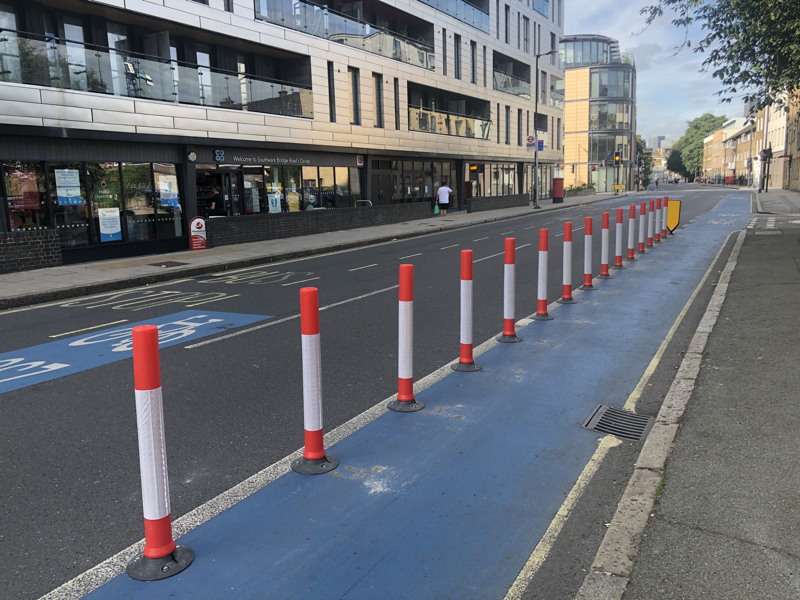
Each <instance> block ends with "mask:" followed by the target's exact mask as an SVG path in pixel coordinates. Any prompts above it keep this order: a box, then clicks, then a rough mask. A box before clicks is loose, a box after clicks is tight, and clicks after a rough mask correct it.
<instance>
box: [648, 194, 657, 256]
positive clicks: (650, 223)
mask: <svg viewBox="0 0 800 600" xmlns="http://www.w3.org/2000/svg"><path fill="white" fill-rule="evenodd" d="M655 210H656V201H655V200H650V210H648V211H647V247H648V248H652V247H653V213H654V211H655Z"/></svg>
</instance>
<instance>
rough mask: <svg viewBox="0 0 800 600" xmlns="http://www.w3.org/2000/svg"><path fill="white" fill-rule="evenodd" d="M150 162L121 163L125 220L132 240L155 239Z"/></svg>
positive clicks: (129, 237)
mask: <svg viewBox="0 0 800 600" xmlns="http://www.w3.org/2000/svg"><path fill="white" fill-rule="evenodd" d="M152 179H153V178H152V169H151V167H150V163H122V190H123V195H124V197H125V221H126V225H127V228H128V239H129V240H130V241H132V242H139V241H146V240H153V239H156V220H155V211H154V207H153V181H152Z"/></svg>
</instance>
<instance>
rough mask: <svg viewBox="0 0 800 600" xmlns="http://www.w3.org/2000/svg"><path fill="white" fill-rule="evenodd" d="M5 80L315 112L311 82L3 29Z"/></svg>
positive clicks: (1, 74)
mask: <svg viewBox="0 0 800 600" xmlns="http://www.w3.org/2000/svg"><path fill="white" fill-rule="evenodd" d="M0 82H9V83H23V84H29V85H38V86H45V87H52V88H59V89H67V90H76V91H83V92H95V93H99V94H109V95H113V96H125V97H129V98H146V99H149V100H159V101H162V102H174V103H179V104H195V105H200V106H210V107H218V108H228V109H233V110H242V111H250V112H259V113H268V114H276V115H285V116H292V117H305V118H313V116H314V115H313V111H312V105H313V102H312V92H311V86H307V85H301V84H297V83H290V82H286V81H278V80H270V79H265V78H261V77H256V76H253V75H249V74H247V73H236V72H233V71H224V70H221V69H215V68H210V67H204V66H200V65H195V64H189V63H184V62H180V61H174V60H166V59H162V58H158V57H153V56H147V55H144V54H137V53H134V52H122V51H118V50H115V49H112V48H105V47H102V46H93V45H90V44H83V43H76V42H70V41H69V40H62V39H58V38H53V37H46V38H45V37H43V36H39V35H36V34H29V33H26V32H21V31H13V30H2V31H0Z"/></svg>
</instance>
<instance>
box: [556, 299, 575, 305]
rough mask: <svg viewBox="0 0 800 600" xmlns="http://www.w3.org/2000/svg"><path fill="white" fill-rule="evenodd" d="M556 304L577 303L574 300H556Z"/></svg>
mask: <svg viewBox="0 0 800 600" xmlns="http://www.w3.org/2000/svg"><path fill="white" fill-rule="evenodd" d="M556 302H558V303H559V304H577V303H578V301H577V300H575V299H574V298H559V299H558V300H556Z"/></svg>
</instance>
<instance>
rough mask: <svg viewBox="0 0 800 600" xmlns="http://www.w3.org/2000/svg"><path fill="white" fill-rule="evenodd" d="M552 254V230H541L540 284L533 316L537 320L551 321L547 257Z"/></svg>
mask: <svg viewBox="0 0 800 600" xmlns="http://www.w3.org/2000/svg"><path fill="white" fill-rule="evenodd" d="M549 254H550V230H549V229H540V230H539V271H538V274H539V285H538V288H537V294H536V314H535V315H533V318H534V319H535V320H536V321H549V320H551V319H552V318H553V317H551V316H550V315H549V314H548V313H547V258H548V255H549Z"/></svg>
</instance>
